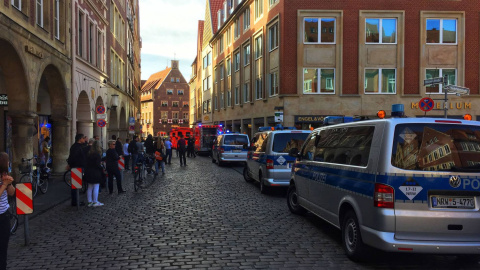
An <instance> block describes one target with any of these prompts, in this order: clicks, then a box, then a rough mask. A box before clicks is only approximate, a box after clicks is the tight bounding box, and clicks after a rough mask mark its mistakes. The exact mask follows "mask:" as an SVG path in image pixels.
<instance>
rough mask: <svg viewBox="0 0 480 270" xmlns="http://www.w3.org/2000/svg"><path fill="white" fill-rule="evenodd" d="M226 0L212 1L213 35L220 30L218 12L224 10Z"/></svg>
mask: <svg viewBox="0 0 480 270" xmlns="http://www.w3.org/2000/svg"><path fill="white" fill-rule="evenodd" d="M224 1H225V0H210V14H211V18H212V33H215V32H217V28H218V10H219V9H222V8H223V2H224Z"/></svg>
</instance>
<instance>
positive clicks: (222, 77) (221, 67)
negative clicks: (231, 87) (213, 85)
mask: <svg viewBox="0 0 480 270" xmlns="http://www.w3.org/2000/svg"><path fill="white" fill-rule="evenodd" d="M218 69H219V70H218V72H219V73H220V76H219V77H220V80H222V81H223V79H224V78H225V71H224V69H223V64H222V65H220V67H219V68H218Z"/></svg>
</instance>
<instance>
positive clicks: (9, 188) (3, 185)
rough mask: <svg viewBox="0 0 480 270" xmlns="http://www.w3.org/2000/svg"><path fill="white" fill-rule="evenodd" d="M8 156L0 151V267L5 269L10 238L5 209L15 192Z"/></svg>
mask: <svg viewBox="0 0 480 270" xmlns="http://www.w3.org/2000/svg"><path fill="white" fill-rule="evenodd" d="M8 168H9V157H8V154H7V153H5V152H1V153H0V176H1V180H0V194H1V195H0V269H2V270H3V269H7V251H8V241H9V240H10V218H9V216H8V213H7V210H8V208H9V207H10V205H9V204H8V196H13V195H14V194H15V187H14V186H13V185H12V182H13V178H12V177H11V176H10V175H8Z"/></svg>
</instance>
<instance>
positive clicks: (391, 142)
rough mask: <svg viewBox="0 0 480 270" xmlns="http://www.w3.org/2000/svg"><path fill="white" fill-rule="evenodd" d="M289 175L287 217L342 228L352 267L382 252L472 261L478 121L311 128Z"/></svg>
mask: <svg viewBox="0 0 480 270" xmlns="http://www.w3.org/2000/svg"><path fill="white" fill-rule="evenodd" d="M290 154H291V155H292V156H295V157H296V158H297V159H296V161H295V164H294V165H293V168H292V175H291V181H290V186H289V190H288V193H287V194H288V195H287V203H288V207H289V209H290V211H291V212H293V213H295V214H302V213H304V212H305V211H307V210H308V211H310V212H311V213H313V214H315V215H317V216H319V217H320V218H322V219H324V220H326V221H327V222H329V223H331V224H333V225H334V226H336V227H338V228H339V229H340V230H341V236H342V245H343V248H344V250H345V252H346V255H347V256H348V257H349V258H350V259H352V260H360V259H362V257H363V256H364V255H365V254H366V253H367V251H368V249H369V247H375V248H378V249H381V250H384V251H389V252H413V253H433V254H458V255H460V254H461V255H465V256H462V257H464V258H468V259H474V260H478V259H479V255H480V211H479V209H480V122H475V121H465V120H453V119H436V118H390V119H380V120H369V121H359V122H353V123H346V124H337V125H332V126H325V127H321V128H318V129H315V130H314V131H313V132H312V134H311V135H310V136H309V137H308V138H307V140H306V141H305V144H304V145H303V147H301V149H299V151H297V149H294V150H292V151H291V153H290Z"/></svg>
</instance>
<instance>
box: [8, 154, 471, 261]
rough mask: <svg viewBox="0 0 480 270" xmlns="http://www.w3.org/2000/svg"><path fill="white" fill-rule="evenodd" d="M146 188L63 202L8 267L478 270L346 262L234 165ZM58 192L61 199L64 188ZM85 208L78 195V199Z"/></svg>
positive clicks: (180, 172)
mask: <svg viewBox="0 0 480 270" xmlns="http://www.w3.org/2000/svg"><path fill="white" fill-rule="evenodd" d="M172 163H173V165H169V166H167V173H166V175H165V176H163V177H159V178H157V181H156V182H155V183H154V184H153V185H152V186H151V187H150V189H148V190H140V191H139V192H134V191H133V183H132V179H131V174H130V173H126V174H125V180H124V186H125V187H126V188H127V191H128V192H127V193H125V194H121V195H117V194H116V192H114V195H107V194H108V192H106V191H105V190H103V192H102V193H101V194H100V198H99V200H100V201H101V202H103V203H105V206H103V207H96V208H94V207H92V208H89V207H80V210H78V211H77V208H76V207H71V206H70V201H69V200H68V201H65V202H63V203H61V204H59V205H58V206H56V207H54V208H53V209H51V210H49V211H46V212H45V213H43V214H41V215H38V216H36V217H35V218H32V219H31V220H30V234H31V243H30V245H29V246H27V247H25V246H24V235H23V226H20V227H19V229H18V231H17V233H16V235H14V236H12V237H11V239H10V247H9V257H8V266H9V267H8V269H263V268H269V269H283V268H293V269H327V268H328V269H371V268H375V269H379V268H380V269H390V268H395V269H426V268H430V269H451V268H455V269H478V267H479V266H478V264H477V265H472V264H465V265H463V264H462V262H459V260H457V259H456V257H454V256H425V255H406V254H383V253H380V252H379V254H378V255H376V256H375V258H374V259H373V260H372V261H371V262H369V263H354V262H351V261H350V260H348V259H347V258H346V256H345V255H344V253H343V250H342V248H341V245H340V233H339V231H338V230H337V229H335V228H334V227H332V226H330V225H328V224H326V223H325V222H323V221H321V220H319V219H318V218H316V217H314V216H312V215H307V216H306V217H301V216H295V215H293V214H291V213H290V212H289V211H288V207H287V205H286V202H285V190H276V191H274V192H272V193H271V194H269V195H261V194H260V192H259V189H258V185H255V184H249V183H246V182H245V181H244V179H243V177H242V175H241V169H242V167H241V166H234V165H227V166H225V167H218V166H217V165H216V164H213V163H212V162H211V160H210V159H209V158H206V157H197V158H195V159H187V164H188V166H187V167H180V166H179V164H178V159H177V158H174V159H173V160H172ZM65 192H69V191H68V189H67V187H66V185H65ZM82 198H83V201H85V200H86V199H85V195H82Z"/></svg>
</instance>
